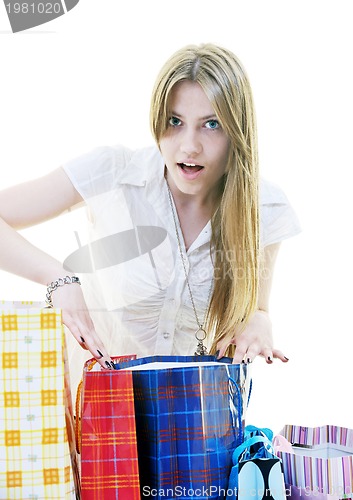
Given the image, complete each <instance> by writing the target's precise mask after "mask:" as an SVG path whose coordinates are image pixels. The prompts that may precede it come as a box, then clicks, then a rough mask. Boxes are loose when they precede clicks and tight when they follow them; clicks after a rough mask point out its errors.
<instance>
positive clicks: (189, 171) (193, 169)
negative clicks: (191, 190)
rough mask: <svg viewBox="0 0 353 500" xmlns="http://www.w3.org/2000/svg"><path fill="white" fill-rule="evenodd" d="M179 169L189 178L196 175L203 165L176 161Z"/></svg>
mask: <svg viewBox="0 0 353 500" xmlns="http://www.w3.org/2000/svg"><path fill="white" fill-rule="evenodd" d="M177 165H178V167H179V168H180V170H182V172H183V173H184V174H185V175H186V176H187V177H188V178H190V179H193V178H195V177H197V175H198V173H199V172H200V171H201V170H203V169H204V168H205V167H204V166H203V165H197V164H196V163H178V164H177Z"/></svg>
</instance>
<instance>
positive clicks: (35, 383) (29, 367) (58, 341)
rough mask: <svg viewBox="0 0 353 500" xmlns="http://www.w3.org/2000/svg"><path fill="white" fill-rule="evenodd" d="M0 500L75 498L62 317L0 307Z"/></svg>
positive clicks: (27, 307)
mask: <svg viewBox="0 0 353 500" xmlns="http://www.w3.org/2000/svg"><path fill="white" fill-rule="evenodd" d="M0 351H1V353H0V387H1V388H0V446H1V449H2V450H3V451H2V453H1V454H0V499H11V500H13V499H36V500H40V499H45V500H47V499H49V498H50V499H51V500H52V499H58V500H64V499H75V498H79V478H78V468H77V460H76V450H75V440H74V426H73V411H72V404H71V394H70V388H69V384H68V366H67V363H66V349H65V341H64V330H63V326H62V323H61V312H60V310H56V309H48V308H43V305H42V304H41V303H31V302H23V303H17V302H0Z"/></svg>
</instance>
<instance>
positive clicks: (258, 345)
mask: <svg viewBox="0 0 353 500" xmlns="http://www.w3.org/2000/svg"><path fill="white" fill-rule="evenodd" d="M230 344H234V345H235V346H236V350H235V354H234V358H233V363H237V364H238V363H251V362H252V361H253V360H254V358H255V357H256V356H263V357H264V358H265V360H266V363H268V364H271V363H272V362H273V359H274V358H278V359H280V360H281V361H283V362H284V363H286V362H287V361H288V358H287V357H286V356H285V355H284V354H283V353H282V351H279V350H278V349H274V348H273V340H272V324H271V320H270V317H269V314H268V313H267V312H266V311H261V310H257V311H256V312H255V313H254V314H253V316H252V317H251V318H250V320H249V321H248V323H247V325H246V327H245V328H244V330H243V331H242V332H241V333H236V334H235V335H234V337H233V338H232V339H231V340H229V339H223V340H221V341H220V342H219V343H218V344H217V349H218V350H219V355H218V357H219V358H221V357H222V356H224V354H225V352H226V350H227V348H228V346H229V345H230Z"/></svg>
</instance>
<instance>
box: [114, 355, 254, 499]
mask: <svg viewBox="0 0 353 500" xmlns="http://www.w3.org/2000/svg"><path fill="white" fill-rule="evenodd" d="M171 361H178V362H179V367H174V368H161V369H153V365H149V366H146V369H142V370H141V369H139V370H136V371H132V374H133V382H134V392H135V411H136V427H137V439H138V455H139V464H140V481H141V488H142V491H146V492H148V491H152V489H156V490H157V491H158V495H157V496H156V497H155V498H163V497H166V496H168V495H169V497H172V496H173V495H172V492H174V496H175V497H176V495H177V494H178V493H179V495H180V491H183V492H184V494H183V495H182V496H181V497H180V498H182V499H184V500H186V499H189V498H190V499H191V498H194V496H188V494H187V492H188V491H189V492H192V491H201V492H202V491H205V489H206V490H207V489H208V494H209V495H210V496H207V498H218V495H219V489H221V488H225V489H227V485H228V477H229V472H230V468H231V457H232V451H233V449H234V448H235V447H236V446H237V445H238V444H239V443H240V442H241V441H242V431H243V417H244V415H243V407H244V408H245V407H246V405H247V400H248V394H249V377H248V376H247V370H248V366H247V365H232V364H222V363H219V364H217V365H216V366H215V365H214V364H213V365H209V364H206V363H205V362H204V361H214V358H213V357H209V356H205V357H182V356H178V357H175V356H156V357H150V358H142V359H138V360H136V361H130V362H128V363H121V364H120V365H119V366H118V368H119V369H121V368H131V367H133V366H138V365H141V364H147V363H154V362H158V363H159V362H162V363H168V362H171ZM190 361H191V362H198V363H199V366H194V367H190V366H183V364H184V365H185V362H190ZM118 373H119V372H118ZM123 373H129V372H121V374H123ZM229 374H230V376H231V377H232V379H233V380H234V382H233V383H230V380H229ZM230 387H231V391H235V393H236V394H235V396H234V397H231V395H230ZM238 396H239V397H238ZM234 402H235V405H234V409H233V411H232V409H231V408H232V405H233V403H234ZM211 486H212V487H213V488H212V489H211V490H210V487H211ZM189 494H190V493H189ZM200 498H204V497H203V496H200Z"/></svg>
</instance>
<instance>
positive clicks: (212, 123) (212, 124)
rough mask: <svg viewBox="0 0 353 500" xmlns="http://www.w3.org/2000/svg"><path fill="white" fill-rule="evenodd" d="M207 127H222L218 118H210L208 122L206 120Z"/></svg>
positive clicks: (212, 128)
mask: <svg viewBox="0 0 353 500" xmlns="http://www.w3.org/2000/svg"><path fill="white" fill-rule="evenodd" d="M205 127H206V128H209V129H211V130H214V129H217V128H220V124H219V122H218V121H217V120H209V121H208V122H206V124H205Z"/></svg>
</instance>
